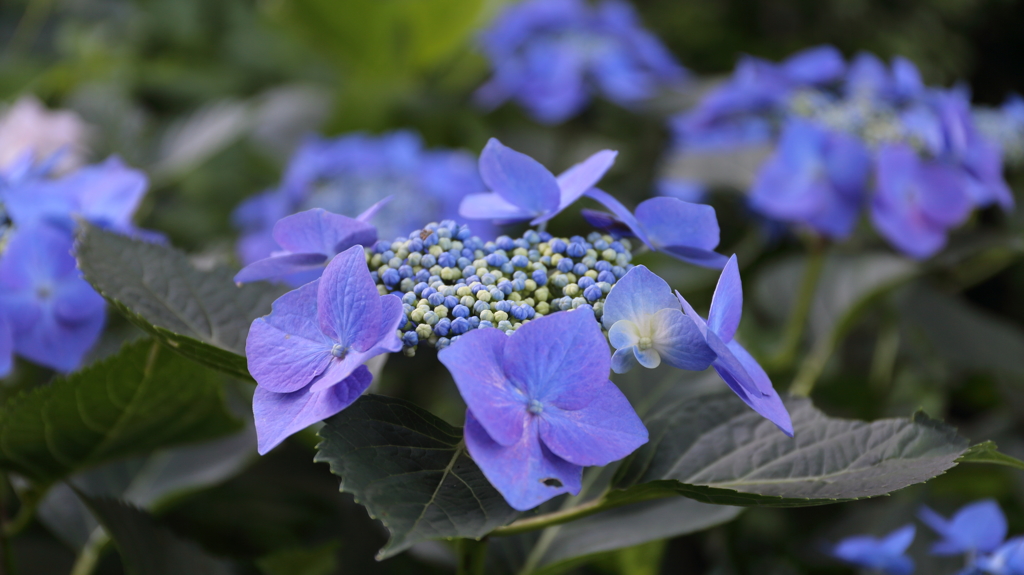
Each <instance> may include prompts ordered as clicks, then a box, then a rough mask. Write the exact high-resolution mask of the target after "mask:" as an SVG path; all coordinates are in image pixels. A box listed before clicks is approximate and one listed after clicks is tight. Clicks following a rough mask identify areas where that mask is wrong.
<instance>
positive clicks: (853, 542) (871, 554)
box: [832, 525, 917, 575]
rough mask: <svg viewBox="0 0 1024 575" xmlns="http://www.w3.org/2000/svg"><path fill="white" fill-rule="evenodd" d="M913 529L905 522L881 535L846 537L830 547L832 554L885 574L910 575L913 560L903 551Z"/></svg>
mask: <svg viewBox="0 0 1024 575" xmlns="http://www.w3.org/2000/svg"><path fill="white" fill-rule="evenodd" d="M916 531H917V530H916V529H915V527H914V526H913V525H905V526H903V527H901V528H899V529H897V530H896V531H893V532H892V533H890V534H888V535H886V536H885V537H883V538H881V539H879V538H877V537H871V536H870V535H857V536H855V537H848V538H846V539H843V540H842V541H840V542H839V543H838V544H836V546H835V547H833V548H832V555H833V556H834V557H837V558H839V559H842V560H843V561H846V562H847V563H852V564H853V565H857V566H859V567H864V568H866V569H875V570H878V571H880V572H882V573H884V574H885V575H910V574H911V573H913V572H914V561H913V560H912V559H911V558H910V557H907V556H906V555H905V553H906V552H907V548H908V547H910V544H911V543H913V542H914V535H915V534H916Z"/></svg>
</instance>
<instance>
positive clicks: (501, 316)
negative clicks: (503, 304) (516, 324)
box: [494, 311, 508, 322]
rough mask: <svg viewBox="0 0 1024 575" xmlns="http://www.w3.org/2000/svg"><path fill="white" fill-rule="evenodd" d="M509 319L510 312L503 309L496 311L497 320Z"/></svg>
mask: <svg viewBox="0 0 1024 575" xmlns="http://www.w3.org/2000/svg"><path fill="white" fill-rule="evenodd" d="M507 319H508V314H507V313H505V312H503V311H496V312H494V320H495V321H497V322H503V321H505V320H507Z"/></svg>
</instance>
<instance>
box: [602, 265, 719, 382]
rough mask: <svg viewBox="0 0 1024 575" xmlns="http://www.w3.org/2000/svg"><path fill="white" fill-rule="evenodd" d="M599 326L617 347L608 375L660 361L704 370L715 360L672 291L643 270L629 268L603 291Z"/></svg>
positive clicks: (654, 365)
mask: <svg viewBox="0 0 1024 575" xmlns="http://www.w3.org/2000/svg"><path fill="white" fill-rule="evenodd" d="M601 323H602V324H604V327H605V329H607V330H608V340H609V341H610V342H611V344H612V347H614V348H615V349H616V351H615V353H614V354H613V355H612V371H614V372H615V373H625V372H627V371H629V370H630V369H631V368H633V366H635V365H636V364H637V363H639V364H640V365H642V366H644V367H646V368H651V369H653V368H655V367H658V365H660V364H661V361H662V360H664V361H665V363H667V364H669V365H671V366H672V367H676V368H679V369H689V370H692V371H703V370H705V369H707V368H708V366H710V365H711V362H712V361H714V359H715V352H713V351H711V348H710V347H708V344H707V342H706V341H705V339H704V336H703V334H701V332H700V331H699V330H698V329H697V326H696V325H694V323H693V320H692V319H690V318H689V317H687V316H686V315H684V314H683V311H682V308H681V307H680V305H679V300H677V299H676V298H675V297H674V296H673V295H672V288H670V287H669V285H668V283H666V282H665V280H663V279H661V278H660V277H658V276H657V275H655V274H654V273H653V272H651V271H650V270H648V269H647V268H646V267H644V266H636V267H634V268H633V269H631V270H629V272H627V273H626V275H625V276H623V277H622V279H621V280H619V281H618V283H616V284H615V286H614V287H613V288H612V290H611V292H609V293H608V298H607V299H606V300H605V304H604V315H603V316H602V317H601Z"/></svg>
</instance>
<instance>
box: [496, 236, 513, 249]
mask: <svg viewBox="0 0 1024 575" xmlns="http://www.w3.org/2000/svg"><path fill="white" fill-rule="evenodd" d="M494 244H495V245H496V246H498V249H502V250H505V251H506V252H510V251H512V250H514V249H516V244H515V243H514V242H513V241H512V238H510V237H508V236H498V239H496V240H494Z"/></svg>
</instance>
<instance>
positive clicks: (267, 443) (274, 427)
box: [252, 366, 373, 455]
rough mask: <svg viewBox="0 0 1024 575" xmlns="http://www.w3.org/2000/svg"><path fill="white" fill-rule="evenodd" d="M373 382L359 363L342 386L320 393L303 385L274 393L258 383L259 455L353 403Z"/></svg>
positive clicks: (254, 406) (255, 413)
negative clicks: (302, 386) (284, 391)
mask: <svg viewBox="0 0 1024 575" xmlns="http://www.w3.org/2000/svg"><path fill="white" fill-rule="evenodd" d="M371 381H373V375H371V374H370V370H369V369H367V368H366V366H360V367H359V369H357V370H355V371H354V372H352V375H350V376H349V377H348V378H347V379H345V381H343V382H341V383H340V384H339V385H335V386H334V387H331V388H330V389H325V390H323V391H320V392H310V391H309V389H308V388H303V389H299V390H297V391H293V392H291V393H275V392H273V391H270V390H268V389H267V388H265V387H263V386H257V387H256V393H254V394H253V396H252V412H253V416H254V417H255V419H256V438H257V446H258V449H259V453H260V455H266V454H267V452H269V451H270V450H271V449H273V448H275V447H277V445H278V444H279V443H281V442H282V441H284V440H285V439H286V438H287V437H288V436H290V435H292V434H294V433H297V432H299V431H302V430H303V429H305V428H307V427H309V426H310V425H313V424H314V423H317V422H320V421H323V420H325V419H327V418H328V417H331V416H332V415H335V414H337V413H338V412H340V411H341V410H343V409H345V408H346V407H348V406H350V405H352V403H353V402H355V400H356V399H358V398H359V396H360V395H362V393H363V392H364V391H366V388H368V387H370V382H371Z"/></svg>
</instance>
